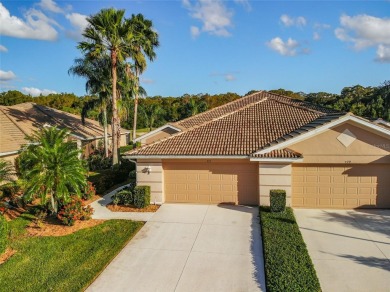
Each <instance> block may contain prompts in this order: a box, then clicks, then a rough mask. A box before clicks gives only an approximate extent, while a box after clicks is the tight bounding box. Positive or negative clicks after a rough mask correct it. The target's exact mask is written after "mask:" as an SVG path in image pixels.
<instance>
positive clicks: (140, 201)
mask: <svg viewBox="0 0 390 292" xmlns="http://www.w3.org/2000/svg"><path fill="white" fill-rule="evenodd" d="M149 205H150V186H136V187H135V188H134V206H136V207H137V208H145V207H147V206H149Z"/></svg>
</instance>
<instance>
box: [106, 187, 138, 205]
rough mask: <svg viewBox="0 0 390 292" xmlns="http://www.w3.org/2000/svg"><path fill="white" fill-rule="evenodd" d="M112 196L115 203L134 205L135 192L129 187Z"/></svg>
mask: <svg viewBox="0 0 390 292" xmlns="http://www.w3.org/2000/svg"><path fill="white" fill-rule="evenodd" d="M111 198H112V202H113V203H114V205H125V206H129V205H133V202H134V196H133V192H132V191H131V190H128V189H125V190H122V191H119V192H117V193H116V194H115V195H113V196H112V197H111Z"/></svg>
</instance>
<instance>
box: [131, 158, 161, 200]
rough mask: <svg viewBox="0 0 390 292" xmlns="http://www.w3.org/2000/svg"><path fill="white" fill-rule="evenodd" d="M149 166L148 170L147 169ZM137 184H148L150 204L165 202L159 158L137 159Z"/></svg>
mask: <svg viewBox="0 0 390 292" xmlns="http://www.w3.org/2000/svg"><path fill="white" fill-rule="evenodd" d="M149 167H150V172H148V170H147V169H148V168H149ZM137 185H138V186H150V191H151V194H150V201H151V203H152V204H153V203H155V204H162V203H164V202H165V197H164V173H163V167H162V162H161V160H159V159H157V160H156V159H154V160H153V159H152V160H148V159H143V160H141V159H139V160H138V161H137Z"/></svg>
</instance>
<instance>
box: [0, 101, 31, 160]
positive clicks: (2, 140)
mask: <svg viewBox="0 0 390 292" xmlns="http://www.w3.org/2000/svg"><path fill="white" fill-rule="evenodd" d="M24 137H25V133H24V132H23V131H22V130H21V129H20V128H18V126H17V125H16V124H15V123H14V122H13V121H12V120H11V119H10V118H9V117H8V116H7V115H6V114H5V113H4V111H3V108H2V107H0V153H4V152H12V151H17V150H19V149H20V147H21V146H22V145H23V144H25V143H26V140H24Z"/></svg>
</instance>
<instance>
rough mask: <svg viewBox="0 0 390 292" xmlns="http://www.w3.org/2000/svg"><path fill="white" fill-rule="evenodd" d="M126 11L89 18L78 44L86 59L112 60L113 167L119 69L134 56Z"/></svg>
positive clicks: (117, 135) (117, 131) (117, 128)
mask: <svg viewBox="0 0 390 292" xmlns="http://www.w3.org/2000/svg"><path fill="white" fill-rule="evenodd" d="M124 14H125V10H116V9H114V8H109V9H102V10H101V11H100V12H98V13H97V14H95V15H92V16H90V17H88V18H87V21H88V26H87V28H86V29H85V31H84V33H83V36H84V37H85V38H86V41H82V42H80V43H79V45H78V48H79V49H80V50H81V51H82V52H83V53H84V54H85V55H86V57H87V58H100V57H101V56H102V55H109V56H110V60H111V76H112V80H111V81H112V87H111V90H112V95H111V100H112V102H111V106H112V123H111V125H112V153H113V159H112V162H113V164H117V163H118V162H119V159H118V140H119V139H120V119H119V116H118V109H117V101H118V97H117V82H118V80H117V79H118V78H117V67H118V62H123V61H124V60H126V58H128V57H130V56H131V49H132V45H133V44H132V40H133V33H132V30H131V28H130V23H129V22H128V21H126V19H125V18H124Z"/></svg>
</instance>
